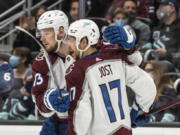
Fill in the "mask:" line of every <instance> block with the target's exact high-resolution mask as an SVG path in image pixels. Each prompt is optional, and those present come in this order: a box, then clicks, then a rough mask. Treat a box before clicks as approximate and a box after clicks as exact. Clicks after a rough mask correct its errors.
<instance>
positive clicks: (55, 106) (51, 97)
mask: <svg viewBox="0 0 180 135" xmlns="http://www.w3.org/2000/svg"><path fill="white" fill-rule="evenodd" d="M60 95H62V97H60ZM44 104H45V106H46V107H47V108H48V109H49V110H52V111H53V110H55V111H57V112H66V111H67V110H68V109H69V107H70V96H69V93H68V92H67V91H66V90H64V89H60V90H56V89H50V90H47V91H46V92H45V95H44Z"/></svg>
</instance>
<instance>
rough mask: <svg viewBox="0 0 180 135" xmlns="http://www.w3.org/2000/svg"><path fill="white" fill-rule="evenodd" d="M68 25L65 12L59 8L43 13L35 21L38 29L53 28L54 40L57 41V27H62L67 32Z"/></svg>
mask: <svg viewBox="0 0 180 135" xmlns="http://www.w3.org/2000/svg"><path fill="white" fill-rule="evenodd" d="M68 25H69V22H68V18H67V16H66V14H65V13H64V12H62V11H60V10H51V11H47V12H45V13H43V14H42V15H41V16H40V18H39V20H38V22H37V28H38V30H42V29H47V28H53V30H54V33H55V40H56V41H59V40H58V39H57V35H58V32H59V28H60V27H63V28H64V32H65V33H67V31H68ZM60 41H61V40H60Z"/></svg>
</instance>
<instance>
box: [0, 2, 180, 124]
mask: <svg viewBox="0 0 180 135" xmlns="http://www.w3.org/2000/svg"><path fill="white" fill-rule="evenodd" d="M178 2H179V1H177V0H113V1H112V0H86V9H85V11H86V14H85V15H86V18H90V19H92V20H94V21H95V22H96V23H97V24H98V26H99V28H100V30H102V31H103V27H105V26H107V25H111V24H115V25H122V23H123V25H127V26H128V27H129V28H131V29H133V30H134V32H135V34H136V39H137V41H136V46H137V47H138V48H139V51H140V52H141V54H142V57H143V61H142V63H141V64H140V67H141V68H143V69H144V70H145V71H146V72H147V73H149V74H150V76H151V77H152V78H153V79H154V82H155V84H156V87H157V96H156V100H155V103H154V107H159V106H162V105H165V104H167V103H169V102H170V101H173V100H174V99H176V98H178V97H179V96H180V62H179V61H180V35H179V34H178V32H179V31H180V19H179V9H180V8H179V6H178V5H179V3H178ZM79 8H80V3H79V1H78V0H65V1H64V2H63V4H62V10H63V11H64V12H65V13H66V14H67V15H68V17H69V20H70V23H71V22H73V21H75V20H77V19H79ZM46 11H47V8H46V6H40V7H38V8H37V9H36V10H35V11H34V12H33V13H32V16H26V15H25V16H22V17H20V18H19V26H20V27H22V28H24V29H26V30H28V31H29V32H30V33H31V34H33V35H34V36H35V37H37V39H38V38H39V34H38V31H37V29H36V22H37V20H38V18H39V17H40V15H42V14H43V13H44V12H46ZM39 51H40V47H39V46H38V45H37V43H36V42H35V41H34V40H33V39H32V38H31V37H29V36H28V35H26V34H24V33H22V32H20V31H18V33H17V37H16V40H15V41H14V44H13V50H12V51H11V54H9V55H7V54H3V53H2V54H0V75H1V76H2V75H4V78H5V80H6V81H5V82H4V81H0V93H1V96H0V119H3V120H7V119H18V120H23V119H24V120H34V119H37V116H36V109H35V106H34V104H33V101H32V100H33V99H32V97H31V87H32V85H33V82H32V75H31V73H32V69H31V64H32V61H33V58H34V57H35V56H36V54H37V53H38V52H39ZM3 73H5V74H3ZM2 89H3V93H2V92H1V90H2ZM4 89H7V90H6V91H4ZM178 113H180V106H179V105H177V106H173V107H171V108H169V109H167V110H164V111H162V112H160V113H157V114H155V115H153V120H152V121H157V122H176V121H180V116H179V115H178Z"/></svg>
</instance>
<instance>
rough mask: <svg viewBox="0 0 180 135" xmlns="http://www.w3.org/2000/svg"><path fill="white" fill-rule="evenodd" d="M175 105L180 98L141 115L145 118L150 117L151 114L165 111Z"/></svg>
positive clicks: (179, 101) (178, 102)
mask: <svg viewBox="0 0 180 135" xmlns="http://www.w3.org/2000/svg"><path fill="white" fill-rule="evenodd" d="M177 104H180V98H177V99H175V100H173V101H171V102H169V103H168V104H166V105H162V106H160V107H158V108H154V109H152V110H150V111H149V112H148V113H144V114H143V115H144V116H145V117H146V116H149V115H152V114H156V113H158V112H161V111H163V110H166V109H168V108H170V107H173V106H175V105H177Z"/></svg>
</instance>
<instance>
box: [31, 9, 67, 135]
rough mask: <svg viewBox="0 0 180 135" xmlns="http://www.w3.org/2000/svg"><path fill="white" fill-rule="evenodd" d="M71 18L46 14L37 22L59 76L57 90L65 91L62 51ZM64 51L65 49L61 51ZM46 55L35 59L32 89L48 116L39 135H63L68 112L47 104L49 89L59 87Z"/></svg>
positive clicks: (54, 13)
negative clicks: (57, 109) (52, 74)
mask: <svg viewBox="0 0 180 135" xmlns="http://www.w3.org/2000/svg"><path fill="white" fill-rule="evenodd" d="M68 24H69V23H68V18H67V16H66V15H65V14H64V13H63V12H62V11H60V10H52V11H47V12H45V13H44V14H42V15H41V16H40V18H39V20H38V22H37V29H38V30H39V32H40V36H41V38H40V40H41V41H42V44H43V46H44V48H45V50H46V51H47V53H48V55H49V58H50V61H51V63H52V68H53V69H52V70H53V71H54V73H56V74H55V75H56V76H55V77H56V78H57V80H58V87H59V88H64V87H65V85H66V83H65V66H64V58H63V57H62V56H63V53H62V51H64V50H65V47H66V46H65V45H64V44H63V43H62V40H63V39H64V37H65V34H66V33H67V30H68ZM62 48H63V49H62ZM44 55H45V54H44V53H43V52H41V53H40V54H39V55H38V56H37V57H36V58H35V60H34V62H33V65H32V69H33V80H34V83H33V88H32V95H33V98H34V102H35V103H36V105H37V107H38V110H39V112H40V113H41V114H42V115H43V116H44V117H48V119H47V120H45V122H44V124H43V127H42V130H41V132H40V135H64V134H65V130H66V126H67V124H66V118H67V113H58V112H57V111H56V110H55V109H54V108H53V107H54V106H55V105H56V103H55V102H54V103H53V104H52V105H49V103H47V102H46V97H47V96H48V93H49V92H50V91H49V89H50V88H56V87H57V86H56V84H55V82H54V80H53V79H52V76H51V75H50V70H49V69H48V66H47V62H46V60H45V56H44Z"/></svg>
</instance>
